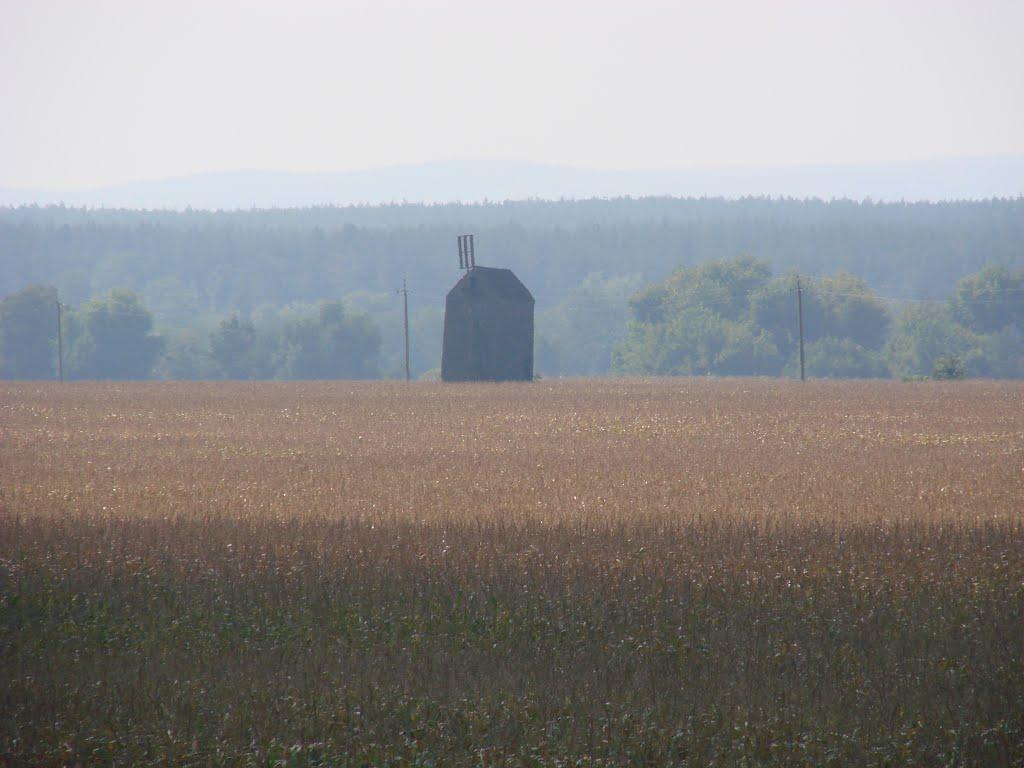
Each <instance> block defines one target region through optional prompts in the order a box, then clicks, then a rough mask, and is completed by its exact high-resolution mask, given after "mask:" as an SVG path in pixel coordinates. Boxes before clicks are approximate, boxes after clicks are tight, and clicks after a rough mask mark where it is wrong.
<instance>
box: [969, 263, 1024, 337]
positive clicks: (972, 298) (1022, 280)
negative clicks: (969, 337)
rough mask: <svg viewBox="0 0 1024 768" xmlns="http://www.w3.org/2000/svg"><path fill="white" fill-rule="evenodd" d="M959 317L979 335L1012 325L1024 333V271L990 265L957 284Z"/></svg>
mask: <svg viewBox="0 0 1024 768" xmlns="http://www.w3.org/2000/svg"><path fill="white" fill-rule="evenodd" d="M954 309H955V312H956V316H957V318H958V319H959V320H960V321H961V322H963V324H964V325H965V326H967V327H968V328H969V329H970V330H972V331H975V332H976V333H995V332H997V331H1001V330H1003V329H1004V328H1006V327H1007V326H1008V325H1016V326H1017V327H1018V328H1019V329H1021V330H1024V270H1020V271H1017V272H1011V271H1010V270H1009V269H1007V268H1006V267H1003V266H987V267H985V268H984V269H982V270H981V271H979V272H976V273H974V274H973V275H968V276H966V277H964V278H962V279H961V280H960V281H959V282H958V283H957V284H956V299H955V301H954Z"/></svg>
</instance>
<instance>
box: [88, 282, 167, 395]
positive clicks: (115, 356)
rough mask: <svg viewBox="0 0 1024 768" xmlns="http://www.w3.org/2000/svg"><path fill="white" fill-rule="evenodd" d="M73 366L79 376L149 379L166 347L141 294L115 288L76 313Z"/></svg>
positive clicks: (89, 377)
mask: <svg viewBox="0 0 1024 768" xmlns="http://www.w3.org/2000/svg"><path fill="white" fill-rule="evenodd" d="M75 315H76V317H75V324H74V327H75V329H76V332H75V333H74V340H73V344H72V348H71V355H70V369H71V372H72V374H73V375H74V377H75V378H79V379H146V378H149V377H150V375H151V373H152V370H153V365H154V364H155V363H156V361H157V359H158V358H159V356H160V353H161V352H162V351H163V339H162V338H161V337H159V336H155V335H153V334H152V333H151V331H152V328H153V316H152V314H151V313H150V312H149V311H148V310H147V309H146V308H145V307H144V306H143V305H142V302H141V301H140V300H139V297H138V295H137V294H136V293H135V292H134V291H131V290H129V289H127V288H114V289H112V290H111V291H110V292H109V293H108V294H107V295H106V296H103V297H101V298H97V299H93V300H91V301H89V302H87V303H86V304H85V305H84V306H82V307H81V309H79V310H78V311H77V312H76V313H75Z"/></svg>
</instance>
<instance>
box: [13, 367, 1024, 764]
mask: <svg viewBox="0 0 1024 768" xmlns="http://www.w3.org/2000/svg"><path fill="white" fill-rule="evenodd" d="M107 764H121V765H254V766H255V765H259V766H270V765H290V766H294V765H424V766H425V765H434V766H448V765H481V766H496V765H524V766H525V765H560V766H569V765H607V766H613V765H614V766H618V765H659V766H660V765H680V766H681V765H687V766H703V765H721V766H736V765H746V766H774V765H778V766H797V765H799V766H804V765H806V766H819V765H830V766H861V765H863V766H935V765H949V766H959V765H972V766H1021V765H1024V386H1022V385H1021V384H1019V383H1015V384H1011V383H993V382H955V383H948V384H938V383H896V382H872V383H846V382H842V383H824V382H808V383H807V384H806V385H804V386H801V385H800V384H799V383H798V382H782V381H765V380H756V379H752V380H741V379H678V380H655V381H643V380H615V379H612V380H601V381H591V382H538V383H535V384H532V385H457V386H444V385H440V384H413V385H404V384H398V383H365V384H353V383H347V382H337V383H308V384H302V383H260V384H243V383H237V384H235V383H216V384H215V383H211V384H175V383H160V384H157V383H139V384H124V385H120V384H68V385H64V386H62V387H61V386H58V385H56V384H29V383H23V384H10V383H3V384H0V765H107Z"/></svg>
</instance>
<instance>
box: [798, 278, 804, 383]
mask: <svg viewBox="0 0 1024 768" xmlns="http://www.w3.org/2000/svg"><path fill="white" fill-rule="evenodd" d="M796 314H797V318H798V322H799V324H800V381H806V379H805V378H804V295H803V291H802V290H801V289H800V275H797V276H796Z"/></svg>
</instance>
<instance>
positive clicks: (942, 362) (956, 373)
mask: <svg viewBox="0 0 1024 768" xmlns="http://www.w3.org/2000/svg"><path fill="white" fill-rule="evenodd" d="M966 375H967V372H966V370H965V368H964V363H963V360H961V359H960V358H959V357H956V356H955V355H941V356H939V357H937V358H935V364H934V365H932V378H933V379H939V380H952V379H962V378H964V377H965V376H966Z"/></svg>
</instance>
